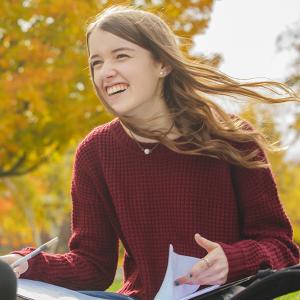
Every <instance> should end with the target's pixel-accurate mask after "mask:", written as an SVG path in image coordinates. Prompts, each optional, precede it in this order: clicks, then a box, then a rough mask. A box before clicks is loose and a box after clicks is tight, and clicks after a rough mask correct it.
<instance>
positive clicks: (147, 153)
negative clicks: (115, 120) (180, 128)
mask: <svg viewBox="0 0 300 300" xmlns="http://www.w3.org/2000/svg"><path fill="white" fill-rule="evenodd" d="M173 127H174V123H173V124H172V126H171V127H170V129H169V130H168V131H167V132H166V133H165V134H164V135H163V138H164V137H165V136H167V135H168V134H169V133H170V132H171V130H172V128H173ZM128 130H129V132H130V135H131V137H132V138H133V140H134V141H135V143H136V144H137V146H138V147H139V148H140V149H141V150H142V151H143V152H144V154H145V155H149V154H151V153H152V152H153V150H154V149H155V148H156V147H157V146H158V145H159V144H160V142H158V143H157V144H156V145H154V146H153V147H152V148H144V147H143V146H142V145H141V144H140V143H139V142H138V140H137V139H136V138H135V137H134V136H133V133H132V132H131V130H130V129H128Z"/></svg>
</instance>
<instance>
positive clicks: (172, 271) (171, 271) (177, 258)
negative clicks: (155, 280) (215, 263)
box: [154, 245, 218, 300]
mask: <svg viewBox="0 0 300 300" xmlns="http://www.w3.org/2000/svg"><path fill="white" fill-rule="evenodd" d="M198 261H199V258H197V257H192V256H185V255H180V254H177V253H175V252H174V249H173V246H172V245H170V246H169V258H168V266H167V270H166V273H165V277H164V280H163V283H162V285H161V287H160V289H159V291H158V293H157V294H156V296H155V298H154V300H166V299H172V300H187V299H190V298H193V297H195V296H197V295H202V294H205V293H207V292H209V291H211V290H214V289H216V288H217V287H218V285H213V286H210V287H208V288H206V289H203V290H201V291H198V292H196V291H197V290H198V288H199V287H200V285H190V284H182V285H179V286H175V284H174V281H175V280H176V279H177V278H179V277H181V276H185V275H187V273H188V272H189V271H190V270H191V268H192V267H193V266H194V265H195V264H196V263H197V262H198ZM192 294H193V295H192Z"/></svg>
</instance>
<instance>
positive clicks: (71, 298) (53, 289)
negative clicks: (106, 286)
mask: <svg viewBox="0 0 300 300" xmlns="http://www.w3.org/2000/svg"><path fill="white" fill-rule="evenodd" d="M17 285H18V291H17V295H18V296H23V297H26V298H28V299H33V300H96V299H104V298H99V297H92V296H88V295H84V294H81V293H79V292H76V291H73V290H69V289H66V288H63V287H60V286H57V285H52V284H49V283H45V282H41V281H35V280H29V279H18V281H17Z"/></svg>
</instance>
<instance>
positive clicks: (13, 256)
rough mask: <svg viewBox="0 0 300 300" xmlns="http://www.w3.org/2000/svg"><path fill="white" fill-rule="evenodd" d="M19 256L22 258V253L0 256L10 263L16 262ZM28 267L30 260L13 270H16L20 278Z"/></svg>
mask: <svg viewBox="0 0 300 300" xmlns="http://www.w3.org/2000/svg"><path fill="white" fill-rule="evenodd" d="M19 258H22V255H19V254H8V255H4V256H0V259H1V260H3V261H4V262H6V263H7V264H9V265H11V264H12V263H14V262H15V261H16V260H18V259H19ZM27 269H28V262H27V261H26V262H24V263H22V264H21V265H19V266H18V267H16V268H14V269H13V271H14V272H15V274H16V277H17V278H19V277H20V275H21V274H23V273H24V272H26V271H27Z"/></svg>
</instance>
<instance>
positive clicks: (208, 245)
mask: <svg viewBox="0 0 300 300" xmlns="http://www.w3.org/2000/svg"><path fill="white" fill-rule="evenodd" d="M195 241H196V243H197V244H198V245H199V246H201V247H202V248H204V249H205V250H206V251H207V252H210V251H212V250H213V249H215V248H217V247H218V246H219V244H217V243H215V242H212V241H210V240H207V239H206V238H204V237H202V236H201V235H200V234H199V233H196V234H195Z"/></svg>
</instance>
